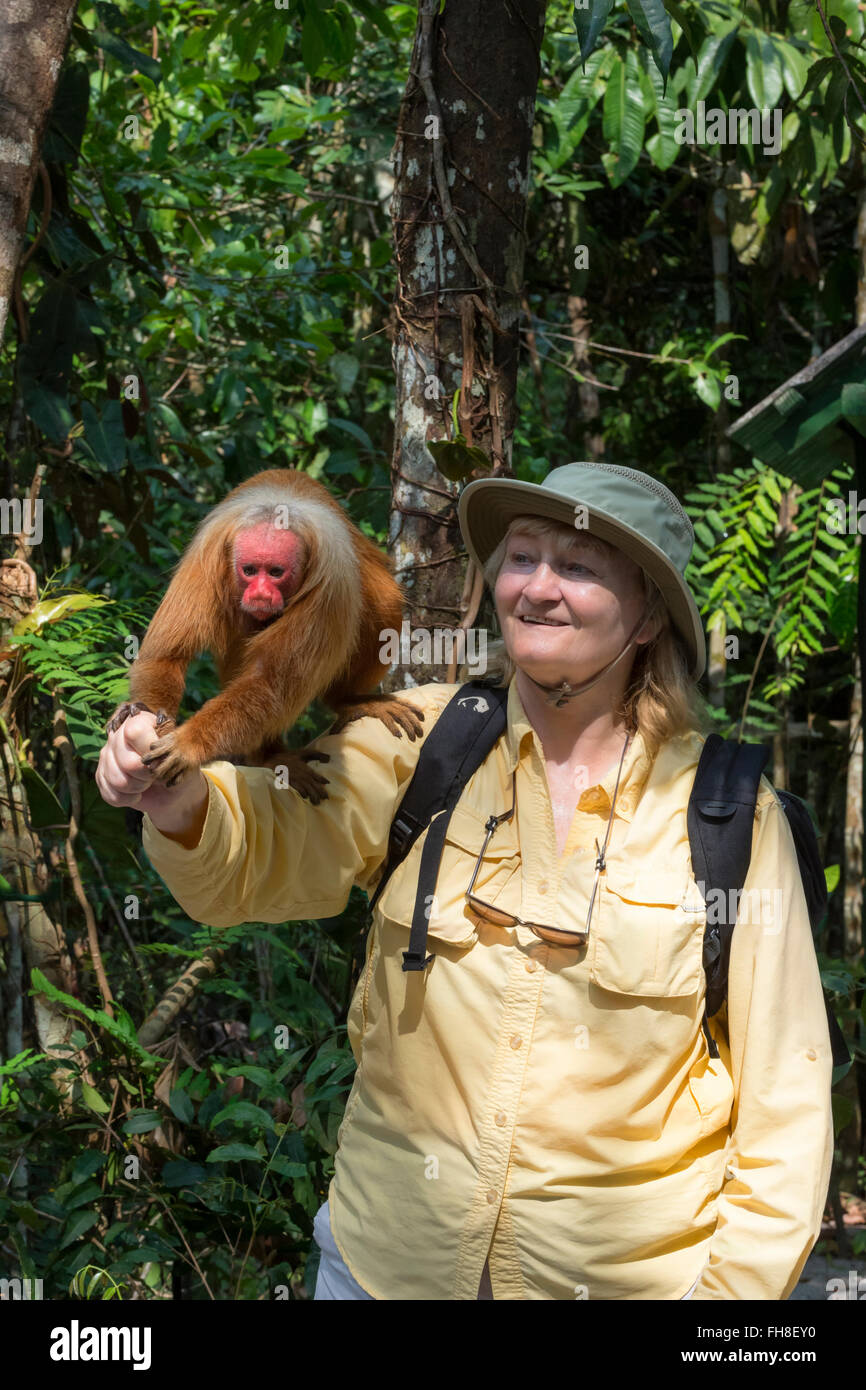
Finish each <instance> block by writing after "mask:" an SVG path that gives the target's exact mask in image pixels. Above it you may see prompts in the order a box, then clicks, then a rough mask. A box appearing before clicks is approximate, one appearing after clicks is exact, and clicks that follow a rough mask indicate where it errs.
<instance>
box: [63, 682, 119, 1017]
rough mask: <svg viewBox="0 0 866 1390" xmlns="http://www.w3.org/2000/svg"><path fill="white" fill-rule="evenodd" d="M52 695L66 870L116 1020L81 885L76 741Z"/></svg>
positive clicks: (106, 1002)
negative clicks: (62, 780)
mask: <svg viewBox="0 0 866 1390" xmlns="http://www.w3.org/2000/svg"><path fill="white" fill-rule="evenodd" d="M51 693H52V698H53V701H54V729H55V735H54V739H53V740H52V742H53V746H54V747H55V748H56V749H57V751H58V752H59V754H60V757H61V759H62V761H63V770H64V772H65V773H66V782H67V785H68V787H69V807H70V810H69V832H68V834H67V837H66V844H65V846H64V854H65V858H66V867H67V868H68V870H69V879H70V882H71V884H72V889H73V892H74V893H75V896H76V898H77V899H78V902H79V904H80V906H81V910H82V912H83V913H84V920H85V922H86V923H87V941H88V944H89V946H90V959H91V960H92V961H93V969H94V971H95V972H96V979H97V983H98V984H99V992H100V994H101V995H102V1005H103V1008H104V1009H105V1012H106V1013H107V1014H108V1017H109V1018H114V1010H113V1009H112V1007H111V990H110V988H109V985H108V980H107V979H106V975H105V967H104V965H103V964H102V952H101V950H100V948H99V937H98V935H97V931H96V918H95V917H94V915H93V908H92V907H91V906H90V901H89V899H88V897H87V894H86V893H85V891H84V885H83V884H82V882H81V874H80V873H79V871H78V860H77V858H76V855H75V840H76V837H77V835H78V826H79V823H80V821H81V787H80V785H79V781H78V773H77V771H76V768H75V758H74V756H73V752H72V741H71V740H70V737H69V730H68V728H67V726H66V714H65V712H64V709H63V706H62V705H61V703H60V699H59V697H58V695H57V689H56V687H55V688H54V689H53V690H52V692H51Z"/></svg>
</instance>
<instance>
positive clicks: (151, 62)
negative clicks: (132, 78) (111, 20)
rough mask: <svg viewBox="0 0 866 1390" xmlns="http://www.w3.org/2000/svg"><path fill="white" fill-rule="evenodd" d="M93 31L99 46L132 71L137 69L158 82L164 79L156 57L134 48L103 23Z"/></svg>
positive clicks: (152, 80)
mask: <svg viewBox="0 0 866 1390" xmlns="http://www.w3.org/2000/svg"><path fill="white" fill-rule="evenodd" d="M92 33H93V37H94V39H95V40H96V42H97V43H98V44H99V47H100V48H101V49H103V50H104V51H105V52H106V53H110V54H111V55H112V57H113V58H117V59H118V61H119V62H121V63H122V64H123V66H124V67H125V68H128V69H129V70H130V72H135V71H136V69H137V70H138V71H139V72H143V73H144V74H145V76H146V77H149V78H150V80H151V82H154V83H157V84H158V83H159V82H160V81H161V80H162V68H161V67H160V65H159V63H158V62H157V61H156V59H155V58H151V57H149V56H148V54H146V53H139V51H138V49H137V48H132V47H131V46H130V44H128V43H127V42H126V40H125V39H121V38H118V37H117V35H116V34H109V32H108V30H107V29H104V28H103V27H102V26H101V25H99V26H98V27H97V28H96V29H94V30H93V31H92Z"/></svg>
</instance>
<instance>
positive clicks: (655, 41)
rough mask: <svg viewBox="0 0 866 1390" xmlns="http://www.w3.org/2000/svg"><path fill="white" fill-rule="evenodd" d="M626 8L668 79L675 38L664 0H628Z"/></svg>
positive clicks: (660, 70)
mask: <svg viewBox="0 0 866 1390" xmlns="http://www.w3.org/2000/svg"><path fill="white" fill-rule="evenodd" d="M626 9H627V10H628V12H629V14H630V15H631V17H632V19H633V20H634V23H635V28H636V29H637V31H638V33H639V34H640V36H641V38H642V39H643V41H644V43H645V44H647V45H648V46H649V50H650V53H651V54H652V56H653V62H654V63H655V65H656V67H657V68H658V70H659V72H660V73H661V75H662V77H663V78H664V79H665V81H667V75H668V72H669V70H670V66H671V54H672V53H673V50H674V39H673V34H672V33H671V21H670V16H669V15H668V13H667V10H666V9H665V7H664V5H663V4H662V0H626Z"/></svg>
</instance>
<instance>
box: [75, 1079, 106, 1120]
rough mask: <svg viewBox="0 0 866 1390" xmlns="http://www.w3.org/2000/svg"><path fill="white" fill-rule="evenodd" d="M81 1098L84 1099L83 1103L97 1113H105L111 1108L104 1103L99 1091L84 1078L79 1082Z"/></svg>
mask: <svg viewBox="0 0 866 1390" xmlns="http://www.w3.org/2000/svg"><path fill="white" fill-rule="evenodd" d="M81 1099H82V1100H83V1101H84V1104H85V1105H86V1106H87V1107H88V1108H89V1109H90V1110H93V1111H95V1112H96V1114H97V1115H107V1114H108V1112H109V1110H110V1109H111V1106H110V1105H106V1103H105V1101H104V1100H103V1099H102V1096H101V1095H100V1094H99V1092H98V1091H95V1090H94V1089H93V1087H92V1086H89V1085H88V1084H87V1082H86V1081H84V1080H82V1082H81Z"/></svg>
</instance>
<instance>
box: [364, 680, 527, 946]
mask: <svg viewBox="0 0 866 1390" xmlns="http://www.w3.org/2000/svg"><path fill="white" fill-rule="evenodd" d="M507 706H508V691H507V689H504V688H502V687H500V686H491V685H486V684H484V683H483V682H481V681H471V682H469V683H468V684H467V685H463V686H461V687H460V689H459V690H458V691H457V692H456V693H455V694H454V695H452V697H451V699H450V700H449V701H448V704H447V705H446V706H445V708H444V710H443V711H442V713H441V714H440V715H439V718H438V719H437V720H436V723H435V725H434V726H433V728H432V729H431V731H430V733H429V734H428V735H427V737H426V738H425V740H424V743H423V745H422V748H421V752H420V754H419V756H418V763H417V766H416V768H415V772H414V773H413V776H412V780H411V782H410V783H409V786H408V787H407V789H406V793H405V795H404V797H403V800H402V801H401V802H400V807H399V809H398V811H397V814H396V816H395V817H394V820H393V823H392V825H391V834H390V837H389V840H388V853H387V856H386V859H385V867H384V869H383V870H382V876H381V878H380V879H379V882H378V883H377V885H376V891H375V893H374V894H373V897H372V899H371V901H370V908H371V910H372V909H373V908H374V907H375V905H376V903H377V902H378V900H379V896H380V894H381V892H382V890H383V889H384V887H385V884H386V883H387V882H388V879H389V878H390V877H391V875H392V874H393V872H394V870H395V869H396V868H397V866H398V865H399V864H402V862H403V860H404V859H405V858H406V855H407V854H408V853H409V850H410V849H411V848H412V846H413V845H414V843H415V841H416V840H417V839H418V837H419V835H421V834H422V833H423V832H424V830H426V828H427V826H428V825H430V827H431V828H430V833H429V835H428V836H427V840H426V842H425V844H424V849H423V850H422V852H421V865H420V869H419V874H418V888H417V892H416V895H415V910H414V912H413V915H412V930H411V932H410V935H409V949H408V951H404V952H403V969H404V970H423V969H424V967H425V966H426V965H429V963H430V961H431V960H432V959H433V957H432V956H428V955H427V954H426V939H427V922H428V919H429V914H430V910H431V904H432V901H433V895H434V892H435V888H436V880H437V878H438V876H439V861H440V859H441V857H442V849H443V846H444V844H445V835H446V832H447V830H448V822H449V821H450V819H451V812H452V811H453V810H454V807H455V806H456V805H457V802H458V801H459V799H460V796H461V794H462V792H463V789H464V788H465V786H466V783H467V782H468V781H469V779H470V777H471V776H472V774H473V773H474V772H476V771H477V769H478V768H479V767H480V766H481V764H482V763H483V762H484V759H485V758H486V757H487V754H488V753H489V752H490V750H491V749H492V748H493V746H494V744H495V743H496V742H497V741H498V739H499V738H500V737H501V736H502V734H503V733H504V732H505V725H506V710H507ZM434 817H435V819H434ZM431 822H432V825H431Z"/></svg>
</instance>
